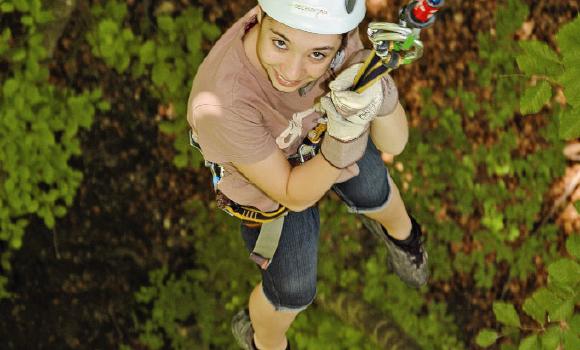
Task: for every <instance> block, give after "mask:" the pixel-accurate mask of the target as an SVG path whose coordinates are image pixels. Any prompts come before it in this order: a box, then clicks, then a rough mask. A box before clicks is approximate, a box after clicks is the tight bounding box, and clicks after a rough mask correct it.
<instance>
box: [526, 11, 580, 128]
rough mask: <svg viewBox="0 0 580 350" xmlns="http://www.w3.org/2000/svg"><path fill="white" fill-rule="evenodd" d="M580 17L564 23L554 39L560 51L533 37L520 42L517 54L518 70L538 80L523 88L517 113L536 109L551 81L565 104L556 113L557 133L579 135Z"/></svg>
mask: <svg viewBox="0 0 580 350" xmlns="http://www.w3.org/2000/svg"><path fill="white" fill-rule="evenodd" d="M579 36H580V18H578V17H577V18H576V19H575V20H573V21H571V22H570V23H568V24H566V25H564V26H563V27H562V28H561V29H560V31H559V32H558V34H557V35H556V39H557V42H558V45H559V47H560V52H561V54H560V55H558V53H556V51H554V50H552V49H551V48H550V47H549V46H548V45H547V44H545V43H543V42H539V41H537V40H533V41H525V42H520V48H521V49H522V52H521V53H520V54H518V56H517V62H518V66H519V68H520V70H521V71H522V72H523V73H524V74H525V75H526V77H528V78H532V80H537V79H540V80H541V81H540V82H539V83H538V84H537V85H535V86H530V87H528V88H527V89H526V91H525V92H524V94H523V96H522V100H521V108H520V110H521V113H522V114H529V113H537V112H538V111H539V110H540V109H541V108H542V106H544V105H545V104H547V103H549V102H550V100H551V99H552V91H551V90H552V85H553V86H559V87H561V88H562V89H563V91H564V95H565V96H566V101H567V106H566V108H564V110H563V111H562V112H561V113H560V114H559V115H558V118H559V122H560V137H562V138H564V139H574V138H577V137H580V82H579V81H578V76H580V68H579V67H580V58H579V57H580V45H579V43H578V37H579Z"/></svg>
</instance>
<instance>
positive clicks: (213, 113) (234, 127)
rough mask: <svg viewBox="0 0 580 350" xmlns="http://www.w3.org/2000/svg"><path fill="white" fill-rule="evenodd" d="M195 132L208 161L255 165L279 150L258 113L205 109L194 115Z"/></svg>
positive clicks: (219, 108)
mask: <svg viewBox="0 0 580 350" xmlns="http://www.w3.org/2000/svg"><path fill="white" fill-rule="evenodd" d="M193 118H194V128H195V132H196V133H197V136H198V142H199V145H200V147H201V150H202V152H203V156H204V158H205V159H206V160H208V161H211V162H215V163H227V162H233V163H254V162H258V161H260V160H263V159H265V158H267V157H268V156H269V155H270V154H271V153H272V152H274V151H275V150H276V148H277V146H276V143H275V140H274V139H273V138H272V136H271V135H270V133H269V132H268V130H267V129H266V127H265V126H264V125H263V123H261V120H262V118H261V116H260V115H259V112H257V111H252V110H245V111H242V110H231V109H226V108H224V107H220V106H209V105H202V106H198V107H196V108H195V110H194V111H193Z"/></svg>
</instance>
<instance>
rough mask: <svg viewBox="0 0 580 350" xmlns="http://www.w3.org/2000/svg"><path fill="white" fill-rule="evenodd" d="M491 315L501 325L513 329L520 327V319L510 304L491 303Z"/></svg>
mask: <svg viewBox="0 0 580 350" xmlns="http://www.w3.org/2000/svg"><path fill="white" fill-rule="evenodd" d="M493 313H494V314H495V317H496V318H497V321H498V322H499V323H501V324H504V325H506V326H514V327H519V326H520V318H519V316H518V313H517V312H516V309H515V308H514V306H513V305H512V304H509V303H504V302H499V301H497V302H495V303H493Z"/></svg>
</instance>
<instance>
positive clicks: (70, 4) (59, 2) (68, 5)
mask: <svg viewBox="0 0 580 350" xmlns="http://www.w3.org/2000/svg"><path fill="white" fill-rule="evenodd" d="M75 6H76V0H52V1H46V2H45V4H44V5H43V8H44V10H49V11H50V12H51V13H52V15H53V16H54V19H53V20H52V21H50V22H48V23H45V24H43V25H42V27H41V28H40V30H41V31H42V32H43V33H44V38H45V41H44V43H45V47H46V51H47V52H48V57H52V54H53V52H54V49H55V47H56V43H57V42H58V39H60V37H61V36H62V32H63V31H64V28H65V27H66V25H67V23H68V20H69V18H70V15H71V13H72V12H73V10H74V8H75Z"/></svg>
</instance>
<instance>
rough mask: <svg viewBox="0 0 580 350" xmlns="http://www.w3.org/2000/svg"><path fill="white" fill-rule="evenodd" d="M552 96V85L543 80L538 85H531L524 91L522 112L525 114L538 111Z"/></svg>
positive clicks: (521, 102) (521, 101) (521, 104)
mask: <svg viewBox="0 0 580 350" xmlns="http://www.w3.org/2000/svg"><path fill="white" fill-rule="evenodd" d="M551 98H552V87H551V86H550V84H549V83H548V82H547V81H545V80H542V81H540V83H539V84H538V85H536V86H531V87H529V88H527V89H526V90H525V91H524V94H523V96H522V98H521V100H520V112H521V113H522V114H523V115H526V114H533V113H538V112H539V111H540V110H541V109H542V107H544V105H545V104H546V103H547V102H548V101H550V99H551Z"/></svg>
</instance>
